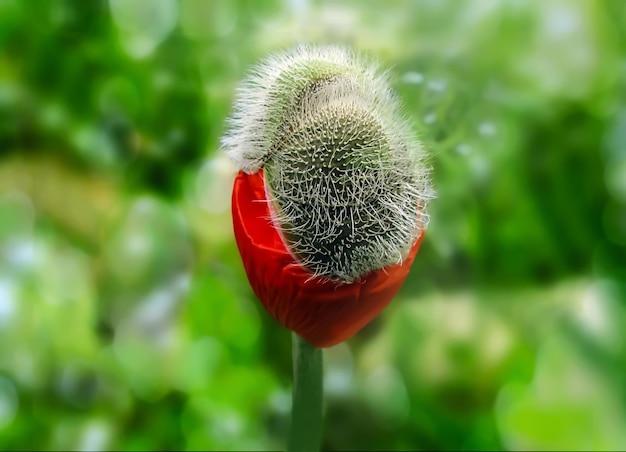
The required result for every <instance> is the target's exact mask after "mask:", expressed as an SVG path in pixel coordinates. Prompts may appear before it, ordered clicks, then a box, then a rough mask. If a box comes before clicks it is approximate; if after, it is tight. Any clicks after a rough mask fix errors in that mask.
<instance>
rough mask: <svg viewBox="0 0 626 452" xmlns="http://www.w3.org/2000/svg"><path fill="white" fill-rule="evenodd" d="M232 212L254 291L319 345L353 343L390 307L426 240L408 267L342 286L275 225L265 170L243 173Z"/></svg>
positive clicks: (270, 308) (281, 319) (275, 313)
mask: <svg viewBox="0 0 626 452" xmlns="http://www.w3.org/2000/svg"><path fill="white" fill-rule="evenodd" d="M232 209H233V224H234V229H235V238H236V240H237V246H238V247H239V253H240V254H241V258H242V260H243V265H244V267H245V270H246V273H247V275H248V280H249V281H250V285H251V286H252V289H253V290H254V293H255V294H256V296H257V297H258V298H259V300H261V303H262V304H263V306H264V307H265V309H266V310H267V311H268V312H269V313H270V314H271V315H272V317H274V318H275V319H276V320H278V321H279V322H280V323H281V324H283V325H284V326H285V327H286V328H288V329H290V330H292V331H295V332H296V333H297V334H298V335H299V336H300V337H302V338H304V339H305V340H307V341H308V342H309V343H311V344H312V345H314V346H316V347H331V346H333V345H336V344H338V343H340V342H343V341H345V340H346V339H349V338H350V337H351V336H352V335H353V334H355V333H356V332H357V331H359V330H360V329H361V328H363V327H364V326H365V325H367V324H368V323H369V322H370V321H372V320H373V319H374V317H376V316H377V315H378V314H379V313H380V312H381V311H382V310H383V309H384V308H385V307H386V306H387V305H388V304H389V302H390V301H391V299H392V298H393V297H394V296H395V295H396V293H397V292H398V290H399V289H400V287H401V286H402V283H404V280H405V279H406V277H407V275H408V273H409V269H410V268H411V264H412V263H413V259H414V258H415V255H416V254H417V250H418V249H419V246H420V243H421V241H422V238H423V237H424V232H423V231H422V233H421V234H420V236H419V237H418V239H417V240H416V241H415V244H414V245H413V247H412V248H411V251H410V253H409V255H408V256H407V258H406V259H405V260H404V262H402V264H398V265H392V266H389V267H386V268H383V269H381V270H377V271H374V272H372V273H370V274H368V275H366V276H364V277H363V278H362V279H361V280H360V281H358V282H356V283H352V284H347V283H338V282H336V281H332V280H329V279H325V278H319V277H317V278H312V273H311V272H310V271H309V270H307V269H306V268H305V267H303V266H302V265H301V264H300V263H299V262H298V261H297V260H296V259H295V258H294V257H293V256H292V255H291V254H290V253H289V251H288V250H287V248H286V247H285V244H284V243H283V241H282V240H281V237H280V235H279V233H278V231H277V229H276V228H275V227H274V225H273V224H272V221H271V217H270V210H269V206H268V201H267V199H266V196H265V182H264V178H263V170H260V171H258V172H257V173H254V174H246V173H244V172H242V171H240V172H239V174H238V175H237V178H236V179H235V186H234V188H233V198H232Z"/></svg>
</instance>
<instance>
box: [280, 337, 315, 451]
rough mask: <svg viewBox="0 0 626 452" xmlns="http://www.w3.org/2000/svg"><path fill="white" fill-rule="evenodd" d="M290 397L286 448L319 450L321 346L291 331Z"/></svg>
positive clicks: (290, 449)
mask: <svg viewBox="0 0 626 452" xmlns="http://www.w3.org/2000/svg"><path fill="white" fill-rule="evenodd" d="M292 340H293V347H292V348H293V398H292V406H291V434H290V435H289V446H288V447H287V451H288V452H319V450H320V446H321V442H322V350H321V349H319V348H315V347H313V346H312V345H311V344H309V343H308V342H307V341H305V340H304V339H302V338H301V337H300V336H298V335H297V334H296V333H293V337H292Z"/></svg>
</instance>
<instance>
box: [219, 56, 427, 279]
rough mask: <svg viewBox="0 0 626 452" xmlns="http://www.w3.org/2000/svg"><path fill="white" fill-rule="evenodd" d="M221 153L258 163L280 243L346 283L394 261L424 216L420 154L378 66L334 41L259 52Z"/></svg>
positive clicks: (316, 270) (249, 167)
mask: <svg viewBox="0 0 626 452" xmlns="http://www.w3.org/2000/svg"><path fill="white" fill-rule="evenodd" d="M229 125H230V127H229V131H228V133H227V134H226V136H225V137H224V139H223V143H222V144H223V150H224V151H225V152H226V154H227V155H228V156H229V157H230V158H231V160H233V162H234V163H235V164H237V166H238V167H239V168H240V169H241V170H243V171H245V172H247V173H254V172H256V171H258V170H260V169H261V168H263V169H264V174H265V183H266V192H267V199H268V200H270V201H271V211H272V212H273V214H274V215H273V218H272V220H273V221H274V223H275V225H276V226H277V227H278V228H279V230H280V231H281V233H282V237H283V239H284V240H285V242H286V244H287V245H288V249H289V250H291V252H292V253H293V254H294V256H296V257H297V258H298V260H299V261H300V262H301V263H302V265H304V266H305V267H307V268H308V269H309V270H310V271H311V272H312V273H313V274H314V275H315V276H321V277H327V278H331V279H334V280H337V281H341V282H348V283H350V282H355V281H357V280H359V278H361V277H362V276H364V275H366V274H368V273H370V272H372V271H374V270H378V269H381V268H383V267H386V266H389V265H393V264H398V263H401V262H402V260H403V259H404V258H405V257H406V256H407V253H408V252H409V250H410V248H411V246H412V244H413V243H414V241H415V239H416V238H417V237H418V236H419V234H420V233H421V232H422V229H423V228H424V227H425V224H426V222H427V216H426V213H425V207H426V202H427V200H428V199H429V198H430V197H431V195H430V193H431V191H430V183H429V178H428V168H427V167H426V165H425V163H424V159H425V153H424V150H423V148H422V145H421V144H420V142H419V141H417V139H416V137H415V133H414V131H413V130H412V128H411V125H410V123H409V121H408V120H407V118H406V117H405V116H404V115H403V114H402V113H401V110H400V105H399V101H398V100H397V98H396V97H395V95H394V94H393V93H392V92H391V90H390V88H389V84H388V81H387V79H386V77H385V75H384V74H382V73H381V72H380V71H379V70H378V68H377V67H376V66H375V65H374V64H372V63H370V62H367V61H365V60H363V59H362V58H359V57H357V56H356V55H354V54H353V53H351V52H350V51H348V50H346V49H343V48H339V47H305V46H300V47H297V48H295V49H294V50H292V51H290V52H286V53H283V54H279V55H276V56H273V57H270V58H269V59H268V60H267V61H265V62H264V63H262V64H261V65H260V66H258V67H257V68H256V70H255V71H254V72H253V73H252V74H251V75H250V76H249V77H248V78H247V79H246V80H244V82H243V83H242V86H241V87H240V89H239V91H238V95H237V98H236V100H235V103H234V113H233V114H232V116H231V118H230V123H229Z"/></svg>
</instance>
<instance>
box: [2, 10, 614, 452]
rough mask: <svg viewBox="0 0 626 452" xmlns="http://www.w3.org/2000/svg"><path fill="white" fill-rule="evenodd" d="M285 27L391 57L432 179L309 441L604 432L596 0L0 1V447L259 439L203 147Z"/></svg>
mask: <svg viewBox="0 0 626 452" xmlns="http://www.w3.org/2000/svg"><path fill="white" fill-rule="evenodd" d="M297 42H309V43H343V44H347V45H351V46H353V47H354V48H355V49H357V50H358V51H360V52H362V53H365V54H367V55H370V56H372V57H373V58H376V59H378V60H380V61H381V63H382V65H383V66H385V67H389V68H390V69H389V74H390V78H391V80H392V82H393V86H394V88H395V89H396V90H397V91H398V93H399V94H400V96H401V98H402V100H403V102H404V104H405V106H406V110H407V114H408V115H409V116H410V117H411V118H412V119H413V121H414V123H415V128H416V130H417V131H419V133H420V135H421V137H422V139H423V141H424V142H425V143H426V145H427V147H428V148H429V150H430V151H431V154H432V159H431V164H432V166H433V177H434V185H435V187H436V191H437V195H438V197H437V199H436V200H434V201H433V202H432V203H431V205H430V213H431V221H430V224H429V228H428V232H427V235H426V239H425V241H424V243H423V245H422V249H421V250H420V253H419V255H418V257H417V259H416V262H415V265H414V266H413V269H412V271H411V274H410V276H409V278H408V280H407V283H406V284H405V286H404V287H403V289H402V291H401V293H400V294H399V295H398V297H397V298H396V300H394V302H392V304H391V305H390V307H389V308H388V309H387V310H386V311H385V312H384V313H383V314H382V315H381V316H380V317H379V318H378V319H376V320H375V321H374V322H373V323H372V324H371V325H369V326H368V327H367V328H365V329H364V330H363V331H362V332H360V333H359V334H358V335H357V336H355V337H354V338H352V339H351V340H350V341H348V342H347V343H344V344H341V345H339V346H337V347H334V348H332V349H328V350H327V351H326V352H325V359H326V367H325V391H326V396H325V439H324V449H325V450H329V451H337V450H377V449H387V450H420V449H437V450H485V449H488V450H496V449H527V450H530V449H560V450H574V449H583V450H587V449H594V450H598V449H600V450H608V449H621V450H624V449H626V340H625V336H626V334H625V331H626V2H624V1H622V0H607V1H601V0H570V1H568V0H545V1H523V0H482V1H478V0H477V1H472V2H459V1H456V0H446V1H443V0H421V1H402V0H395V1H382V0H378V1H370V2H358V1H356V0H355V1H352V2H330V1H328V2H321V1H309V0H291V1H278V0H262V1H252V0H247V1H246V0H239V1H232V2H227V1H210V0H108V1H106V0H89V1H87V0H73V1H72V0H0V449H27V448H41V449H71V450H74V449H78V450H97V449H119V450H148V449H152V450H157V449H204V450H207V449H208V450H211V449H221V450H271V449H282V448H284V445H285V442H284V438H285V437H286V434H287V429H288V423H289V410H290V403H291V402H290V394H291V381H292V379H291V353H290V347H291V345H290V334H289V332H288V331H286V330H284V329H283V328H281V327H280V326H279V325H278V324H276V323H275V322H274V321H273V320H272V319H271V318H269V316H268V315H267V314H266V313H265V312H264V311H263V310H262V309H261V308H260V304H259V303H258V302H257V300H256V299H255V297H254V295H253V293H252V291H251V289H250V287H249V285H248V283H247V281H246V277H245V274H244V271H243V267H242V265H241V262H240V259H239V255H238V253H237V249H236V246H235V242H234V239H233V234H232V230H231V220H230V212H229V197H230V189H231V181H232V178H233V170H232V168H231V167H230V166H229V164H228V162H226V161H225V160H224V159H223V158H222V157H221V156H220V155H219V152H218V147H219V138H220V136H221V134H222V132H223V130H224V121H225V118H226V117H227V115H228V114H229V111H230V103H231V101H232V99H233V95H234V90H235V88H236V84H237V82H238V80H240V79H241V78H242V77H243V76H244V74H245V73H246V70H247V69H248V68H249V67H250V66H251V65H252V64H254V63H255V62H256V61H258V60H259V59H260V58H262V57H264V56H266V55H267V54H268V53H271V52H274V51H277V50H280V49H284V48H286V47H290V46H291V45H293V44H295V43H297Z"/></svg>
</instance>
